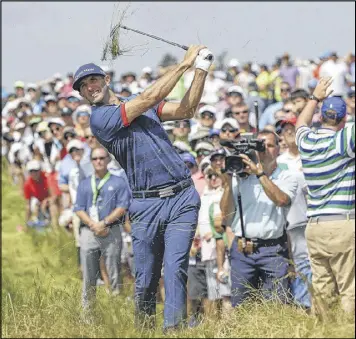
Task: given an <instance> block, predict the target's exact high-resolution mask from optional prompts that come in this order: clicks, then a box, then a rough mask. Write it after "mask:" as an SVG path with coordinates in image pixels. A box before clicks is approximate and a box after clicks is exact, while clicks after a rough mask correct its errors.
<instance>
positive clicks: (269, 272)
mask: <svg viewBox="0 0 356 339" xmlns="http://www.w3.org/2000/svg"><path fill="white" fill-rule="evenodd" d="M230 261H231V303H232V306H234V307H235V306H238V305H240V304H242V302H243V301H244V300H245V299H246V298H247V297H248V296H249V295H250V292H251V291H252V290H253V289H256V288H259V289H261V290H262V293H263V296H264V297H265V298H266V299H272V298H273V299H276V296H278V297H279V299H280V300H281V301H282V302H287V300H288V278H287V277H286V276H287V274H288V249H287V247H286V246H282V245H275V246H270V247H260V248H258V249H257V251H256V252H255V253H252V254H244V253H240V252H238V251H237V243H236V239H235V240H234V241H233V243H232V246H231V249H230Z"/></svg>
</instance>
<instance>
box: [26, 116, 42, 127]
mask: <svg viewBox="0 0 356 339" xmlns="http://www.w3.org/2000/svg"><path fill="white" fill-rule="evenodd" d="M41 121H42V118H41V117H34V118H32V119H31V120H30V121H29V123H28V124H29V125H30V126H32V125H34V124H39V123H40V122H41Z"/></svg>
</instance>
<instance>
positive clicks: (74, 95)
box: [67, 91, 83, 112]
mask: <svg viewBox="0 0 356 339" xmlns="http://www.w3.org/2000/svg"><path fill="white" fill-rule="evenodd" d="M82 100H83V98H82V97H81V96H80V95H79V93H78V92H77V91H72V92H69V93H68V95H67V102H68V107H69V108H70V109H71V110H72V111H73V112H74V111H75V110H76V109H77V108H78V106H80V105H81V102H82Z"/></svg>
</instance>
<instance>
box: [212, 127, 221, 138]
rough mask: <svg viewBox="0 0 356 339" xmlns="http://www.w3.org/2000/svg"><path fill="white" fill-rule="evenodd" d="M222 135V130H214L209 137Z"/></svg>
mask: <svg viewBox="0 0 356 339" xmlns="http://www.w3.org/2000/svg"><path fill="white" fill-rule="evenodd" d="M219 134H220V130H219V129H217V128H212V129H211V130H210V132H209V137H212V136H214V135H219Z"/></svg>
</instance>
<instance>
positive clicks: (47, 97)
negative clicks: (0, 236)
mask: <svg viewBox="0 0 356 339" xmlns="http://www.w3.org/2000/svg"><path fill="white" fill-rule="evenodd" d="M44 101H45V102H46V103H47V102H49V101H53V102H57V99H56V97H55V96H53V95H46V96H45V97H44Z"/></svg>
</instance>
